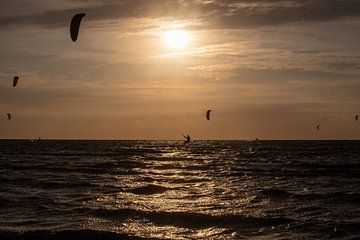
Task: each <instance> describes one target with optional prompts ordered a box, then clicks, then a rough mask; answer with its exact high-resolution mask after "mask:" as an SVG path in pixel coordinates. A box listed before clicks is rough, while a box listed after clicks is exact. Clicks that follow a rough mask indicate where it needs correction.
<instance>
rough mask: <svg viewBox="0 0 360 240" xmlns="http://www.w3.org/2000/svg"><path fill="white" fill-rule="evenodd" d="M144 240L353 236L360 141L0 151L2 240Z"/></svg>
mask: <svg viewBox="0 0 360 240" xmlns="http://www.w3.org/2000/svg"><path fill="white" fill-rule="evenodd" d="M137 237H139V238H137ZM142 238H154V239H243V238H252V239H289V238H291V239H318V238H323V239H328V238H334V239H335V238H336V239H337V238H343V239H357V238H360V142H359V141H257V142H247V141H198V142H194V143H192V144H191V145H183V144H182V143H181V142H175V141H42V142H31V141H5V140H2V141H0V239H142Z"/></svg>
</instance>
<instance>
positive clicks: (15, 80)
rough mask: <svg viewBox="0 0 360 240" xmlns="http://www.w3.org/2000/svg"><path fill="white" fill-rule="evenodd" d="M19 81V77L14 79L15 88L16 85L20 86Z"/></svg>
mask: <svg viewBox="0 0 360 240" xmlns="http://www.w3.org/2000/svg"><path fill="white" fill-rule="evenodd" d="M18 81H19V77H18V76H15V77H14V79H13V87H16V85H17V84H18Z"/></svg>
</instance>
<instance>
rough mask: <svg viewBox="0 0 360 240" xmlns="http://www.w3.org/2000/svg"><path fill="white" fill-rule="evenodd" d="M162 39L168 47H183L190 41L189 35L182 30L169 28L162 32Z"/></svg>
mask: <svg viewBox="0 0 360 240" xmlns="http://www.w3.org/2000/svg"><path fill="white" fill-rule="evenodd" d="M164 40H165V43H166V45H167V46H168V47H170V48H176V49H180V48H184V47H186V46H187V45H188V43H189V42H190V35H189V33H187V32H186V31H184V30H169V31H166V32H165V33H164Z"/></svg>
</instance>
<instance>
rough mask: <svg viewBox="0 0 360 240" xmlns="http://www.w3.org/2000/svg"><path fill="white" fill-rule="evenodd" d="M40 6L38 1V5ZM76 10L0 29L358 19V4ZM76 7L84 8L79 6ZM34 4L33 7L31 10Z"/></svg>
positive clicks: (173, 3) (95, 5) (319, 0)
mask: <svg viewBox="0 0 360 240" xmlns="http://www.w3.org/2000/svg"><path fill="white" fill-rule="evenodd" d="M37 2H39V1H37ZM68 2H72V3H78V4H77V5H76V6H75V7H70V8H66V9H62V10H54V11H44V12H42V13H40V14H30V15H26V16H23V15H20V16H12V17H3V18H0V28H4V27H7V26H11V25H22V24H33V25H42V26H46V27H60V26H66V25H67V24H68V22H69V18H70V17H71V16H72V15H73V14H74V13H77V12H86V13H87V14H88V15H87V21H106V20H120V19H126V18H173V19H200V20H201V21H202V22H203V23H204V25H205V26H207V28H221V29H224V28H225V29H228V28H247V27H256V26H268V25H278V24H286V23H293V22H324V21H333V20H338V19H343V18H352V17H359V16H360V1H358V0H347V1H341V0H332V1H327V0H302V1H295V0H293V1H290V0H286V1H285V0H275V1H271V2H269V1H265V0H257V1H256V0H255V1H249V0H237V1H235V0H225V1H224V0H213V1H204V0H203V1H200V0H199V1H183V0H123V1H112V0H110V1H68ZM79 3H81V4H83V5H81V4H80V6H79ZM35 6H36V4H34V7H35Z"/></svg>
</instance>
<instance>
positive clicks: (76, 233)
mask: <svg viewBox="0 0 360 240" xmlns="http://www.w3.org/2000/svg"><path fill="white" fill-rule="evenodd" d="M0 239H1V240H30V239H36V240H45V239H46V240H82V239H84V240H89V239H91V240H100V239H101V240H103V239H107V240H119V239H123V240H144V239H153V240H155V238H142V237H137V236H132V235H128V234H122V233H115V232H106V231H95V230H86V229H85V230H63V231H46V230H35V231H27V232H18V231H0Z"/></svg>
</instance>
